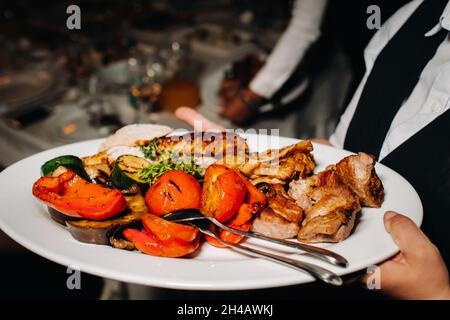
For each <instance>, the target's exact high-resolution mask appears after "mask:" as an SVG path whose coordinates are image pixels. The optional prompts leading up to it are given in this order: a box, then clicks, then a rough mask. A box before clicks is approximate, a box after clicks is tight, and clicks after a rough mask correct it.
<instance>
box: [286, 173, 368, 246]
mask: <svg viewBox="0 0 450 320" xmlns="http://www.w3.org/2000/svg"><path fill="white" fill-rule="evenodd" d="M289 195H290V196H291V197H292V198H294V199H295V200H296V203H297V204H298V205H299V206H300V207H302V208H303V209H304V214H305V219H304V220H303V223H302V227H301V229H300V232H299V234H298V239H299V241H303V242H311V243H314V242H339V241H342V240H344V239H345V238H347V237H348V236H349V235H350V233H351V231H352V229H353V227H354V222H355V216H356V214H357V213H358V212H359V211H360V210H361V205H360V203H359V198H358V197H357V196H356V194H355V193H354V192H353V191H352V190H350V188H348V187H347V186H346V185H345V184H344V182H343V181H342V179H341V178H340V176H339V175H338V174H337V173H336V171H335V170H334V168H333V167H330V168H328V169H327V170H325V171H322V172H320V173H319V174H317V175H315V176H312V177H309V178H307V179H304V180H298V181H293V182H291V183H290V189H289Z"/></svg>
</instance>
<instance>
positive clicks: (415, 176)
mask: <svg viewBox="0 0 450 320" xmlns="http://www.w3.org/2000/svg"><path fill="white" fill-rule="evenodd" d="M381 163H383V164H385V165H386V166H388V167H390V168H392V169H393V170H395V171H396V172H398V173H399V174H401V175H402V176H403V177H405V178H406V179H407V180H408V181H409V182H410V183H411V184H412V185H413V187H414V188H415V189H416V191H417V193H418V194H419V196H420V199H421V200H422V203H423V207H424V220H423V224H422V230H423V231H424V232H425V234H426V235H427V236H428V237H429V238H430V239H431V241H433V243H434V244H435V245H436V246H437V247H438V248H439V250H440V251H441V254H442V256H443V257H444V260H445V261H446V263H447V266H450V110H447V111H446V112H445V113H444V114H442V115H441V116H440V117H438V118H437V119H435V120H434V121H433V122H431V123H430V124H428V126H426V127H425V128H423V129H422V130H420V131H419V132H417V133H416V134H415V135H414V136H412V137H411V138H409V139H408V140H407V141H405V142H404V143H403V144H402V145H400V146H399V147H398V148H396V149H395V150H394V151H392V152H391V153H390V154H389V155H388V156H387V157H385V158H384V159H383V160H381Z"/></svg>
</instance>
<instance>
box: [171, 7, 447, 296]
mask: <svg viewBox="0 0 450 320" xmlns="http://www.w3.org/2000/svg"><path fill="white" fill-rule="evenodd" d="M449 31H450V1H448V0H414V1H411V2H410V3H408V4H406V5H405V6H403V7H402V8H401V9H400V10H399V11H397V13H396V14H395V15H393V16H392V17H391V18H390V19H389V20H388V21H387V22H386V23H385V24H384V25H383V27H382V28H381V29H380V30H379V31H378V32H377V33H376V34H375V36H374V37H373V38H372V40H371V41H370V43H369V44H368V46H367V47H366V50H365V53H364V57H365V64H366V73H365V75H364V77H363V79H362V81H361V83H360V85H359V87H358V89H357V90H356V92H355V94H354V96H353V99H352V100H351V102H350V104H349V106H348V107H347V109H346V111H345V112H344V114H343V115H342V117H341V119H340V122H339V124H338V126H337V128H336V131H335V132H334V134H333V135H332V136H331V137H330V142H331V144H332V145H334V146H336V147H342V148H345V149H349V150H352V151H355V152H357V151H364V152H367V153H371V154H373V155H375V156H376V157H377V159H378V161H380V162H381V163H383V164H385V165H387V166H389V167H391V168H392V169H394V170H395V171H397V172H398V173H400V174H401V175H403V176H404V177H405V178H406V179H407V180H408V181H409V182H410V183H411V184H412V185H413V186H414V188H415V189H416V190H417V192H418V193H419V195H420V198H421V200H422V202H423V205H424V222H423V225H422V229H423V231H424V233H425V234H426V235H427V236H428V238H429V239H428V238H427V236H425V235H424V234H423V233H422V231H420V230H419V229H418V228H417V227H416V226H415V225H414V223H413V222H412V221H410V220H409V219H407V218H406V217H404V216H402V215H399V214H396V213H393V212H387V213H386V215H385V226H386V229H387V230H388V232H390V234H391V235H392V237H393V239H394V241H395V242H396V243H397V245H398V246H399V248H400V253H399V254H398V255H397V256H396V257H394V258H392V259H391V260H388V261H386V262H384V263H383V264H381V288H382V290H384V291H386V292H387V293H389V294H391V295H392V296H394V297H397V298H411V299H438V298H444V299H450V286H449V276H448V270H447V268H446V266H445V263H444V261H445V262H446V263H447V265H449V262H450V239H449V238H450V237H449V231H448V230H449V228H450V142H449V139H450V110H449V109H450V39H449ZM177 115H178V116H179V117H180V118H181V119H182V120H184V121H186V122H188V123H193V121H195V120H199V119H201V116H200V115H199V114H196V113H195V111H191V110H187V109H185V108H181V109H179V110H178V111H177ZM205 124H206V129H210V128H213V127H214V124H212V123H211V122H208V121H206V122H205ZM430 240H431V241H430ZM433 243H434V244H435V245H436V246H434V245H433ZM436 247H437V248H438V249H439V251H440V254H439V251H438V250H436Z"/></svg>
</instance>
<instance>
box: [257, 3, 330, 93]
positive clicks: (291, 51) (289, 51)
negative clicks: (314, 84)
mask: <svg viewBox="0 0 450 320" xmlns="http://www.w3.org/2000/svg"><path fill="white" fill-rule="evenodd" d="M326 4H327V0H297V1H296V2H295V4H294V7H293V11H292V19H291V21H290V24H289V26H288V28H287V29H286V30H285V32H284V33H283V35H282V36H281V38H280V39H279V40H278V42H277V45H276V46H275V48H274V49H273V50H272V52H271V54H270V56H269V58H268V59H267V61H266V63H265V64H264V66H263V67H262V68H261V70H260V71H259V72H258V74H257V75H256V76H255V78H254V79H253V80H252V81H251V82H250V89H251V90H252V91H253V92H255V93H257V94H258V95H260V96H262V97H264V98H267V99H270V98H271V97H272V96H273V94H274V93H275V92H277V91H278V89H280V88H281V86H282V85H283V84H284V83H285V82H286V80H287V79H289V77H290V76H291V74H292V73H293V72H294V70H295V68H296V66H297V65H298V64H299V63H300V61H301V60H302V58H303V56H304V55H305V53H306V51H307V50H308V49H309V47H310V46H311V44H313V43H314V42H315V41H316V40H317V39H318V38H319V36H320V26H321V23H322V18H323V15H324V12H325V7H326Z"/></svg>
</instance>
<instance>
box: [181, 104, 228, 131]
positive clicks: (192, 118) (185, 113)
mask: <svg viewBox="0 0 450 320" xmlns="http://www.w3.org/2000/svg"><path fill="white" fill-rule="evenodd" d="M175 116H176V117H177V118H178V119H180V120H181V121H183V122H184V123H186V124H188V125H190V126H191V127H192V128H194V129H195V130H200V131H223V130H225V128H224V127H222V126H221V125H219V124H217V123H215V122H212V121H211V120H208V119H206V118H205V117H204V116H202V115H201V114H200V113H199V112H198V111H196V110H194V109H191V108H188V107H179V108H178V109H177V110H175Z"/></svg>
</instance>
